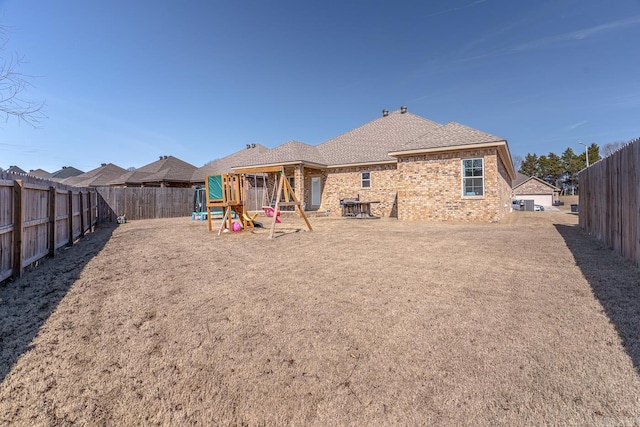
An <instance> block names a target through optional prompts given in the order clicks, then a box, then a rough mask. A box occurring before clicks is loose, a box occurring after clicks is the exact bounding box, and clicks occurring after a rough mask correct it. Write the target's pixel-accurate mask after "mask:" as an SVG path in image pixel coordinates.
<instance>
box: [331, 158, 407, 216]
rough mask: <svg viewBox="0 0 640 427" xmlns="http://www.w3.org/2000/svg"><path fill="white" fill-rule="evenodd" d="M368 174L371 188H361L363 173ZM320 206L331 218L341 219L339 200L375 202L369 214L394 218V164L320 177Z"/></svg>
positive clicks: (341, 170)
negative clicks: (339, 217) (357, 198)
mask: <svg viewBox="0 0 640 427" xmlns="http://www.w3.org/2000/svg"><path fill="white" fill-rule="evenodd" d="M363 171H366V172H370V173H371V187H370V188H362V186H361V176H360V174H361V173H362V172H363ZM322 178H323V179H322V185H323V189H322V205H321V206H320V210H323V211H324V210H326V209H327V208H329V209H331V213H330V215H331V216H340V215H341V214H342V211H341V209H340V199H344V198H351V197H357V196H358V195H359V196H360V200H363V201H378V202H380V203H374V204H372V205H371V213H372V214H373V215H376V216H382V217H388V216H392V214H393V215H395V212H396V209H395V201H396V185H397V180H398V171H397V168H396V164H395V163H391V164H382V165H372V166H368V167H347V168H332V169H329V171H328V172H327V171H324V172H323V175H322Z"/></svg>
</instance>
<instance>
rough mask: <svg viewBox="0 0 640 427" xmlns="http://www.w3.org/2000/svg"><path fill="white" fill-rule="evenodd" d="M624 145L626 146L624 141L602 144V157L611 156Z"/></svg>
mask: <svg viewBox="0 0 640 427" xmlns="http://www.w3.org/2000/svg"><path fill="white" fill-rule="evenodd" d="M625 144H626V142H625V141H615V142H610V143H608V144H604V145H603V146H602V155H603V156H604V157H607V156H610V155H611V154H613V153H615V152H616V151H618V150H619V149H621V148H622V147H623V146H624V145H625Z"/></svg>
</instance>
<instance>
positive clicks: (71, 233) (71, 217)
mask: <svg viewBox="0 0 640 427" xmlns="http://www.w3.org/2000/svg"><path fill="white" fill-rule="evenodd" d="M67 194H68V197H69V200H68V202H69V218H68V221H69V241H68V242H67V245H68V246H73V191H71V190H69V191H68V192H67Z"/></svg>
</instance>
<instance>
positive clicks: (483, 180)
mask: <svg viewBox="0 0 640 427" xmlns="http://www.w3.org/2000/svg"><path fill="white" fill-rule="evenodd" d="M466 160H482V176H480V177H478V176H474V177H465V176H464V162H465V161H466ZM460 168H461V171H462V182H461V184H462V188H461V189H460V191H461V193H462V198H464V199H484V196H485V194H487V193H486V189H485V185H484V184H485V175H486V174H485V173H484V172H485V168H484V157H469V158H466V159H462V160H461V161H460ZM470 178H482V195H480V196H476V195H474V196H468V195H467V194H466V192H465V187H466V186H465V185H464V184H465V179H470Z"/></svg>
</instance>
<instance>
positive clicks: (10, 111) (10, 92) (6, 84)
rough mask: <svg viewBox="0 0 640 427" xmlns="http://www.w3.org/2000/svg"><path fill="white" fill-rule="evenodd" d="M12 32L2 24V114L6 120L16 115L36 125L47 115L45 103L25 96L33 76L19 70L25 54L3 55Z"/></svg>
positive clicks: (0, 81)
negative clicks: (44, 111) (43, 108)
mask: <svg viewBox="0 0 640 427" xmlns="http://www.w3.org/2000/svg"><path fill="white" fill-rule="evenodd" d="M10 32H11V29H10V28H8V27H6V26H3V25H0V116H4V118H5V122H6V121H8V120H9V118H11V117H14V118H17V119H18V122H25V123H27V124H29V125H31V126H33V127H36V126H37V125H38V124H39V123H40V122H41V121H42V120H43V119H44V118H45V117H46V116H45V115H44V113H43V111H42V107H43V106H44V103H42V102H34V101H31V100H28V99H25V98H23V92H24V91H25V89H27V88H28V87H29V86H31V84H30V83H29V82H28V80H27V79H28V78H30V77H31V76H27V75H24V74H22V73H20V72H19V71H18V68H20V65H22V64H23V63H24V56H20V55H18V54H12V55H9V57H8V58H7V57H6V56H5V55H3V53H4V52H5V47H6V43H7V40H8V38H9V37H8V36H9V33H10Z"/></svg>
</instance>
